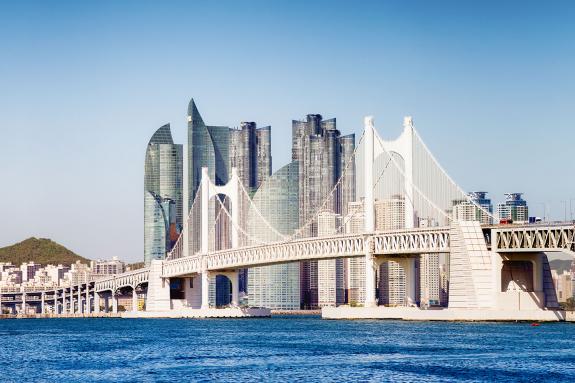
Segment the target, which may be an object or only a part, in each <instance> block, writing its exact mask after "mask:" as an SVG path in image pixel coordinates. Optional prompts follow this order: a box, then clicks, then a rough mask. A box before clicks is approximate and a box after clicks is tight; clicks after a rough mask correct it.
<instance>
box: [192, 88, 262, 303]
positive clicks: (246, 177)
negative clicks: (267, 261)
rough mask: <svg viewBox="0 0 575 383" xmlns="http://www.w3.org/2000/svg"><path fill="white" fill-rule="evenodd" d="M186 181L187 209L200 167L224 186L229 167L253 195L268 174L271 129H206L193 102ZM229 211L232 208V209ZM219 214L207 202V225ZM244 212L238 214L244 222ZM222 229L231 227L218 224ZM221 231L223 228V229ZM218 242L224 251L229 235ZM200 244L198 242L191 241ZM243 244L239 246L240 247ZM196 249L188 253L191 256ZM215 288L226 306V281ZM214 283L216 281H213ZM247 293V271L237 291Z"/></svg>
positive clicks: (246, 125)
mask: <svg viewBox="0 0 575 383" xmlns="http://www.w3.org/2000/svg"><path fill="white" fill-rule="evenodd" d="M188 154H189V155H188V177H189V178H188V180H189V181H188V182H189V190H190V196H189V206H190V208H191V206H192V203H193V201H194V198H195V195H196V192H197V190H198V188H199V185H200V182H201V176H202V167H207V168H208V174H209V176H210V179H211V180H212V182H214V183H215V184H216V185H225V184H226V183H227V182H228V181H229V177H230V175H231V168H232V167H235V168H237V170H238V176H239V177H240V180H241V181H242V184H243V186H244V187H245V188H246V190H247V191H248V192H252V193H253V192H254V191H255V190H256V189H257V188H258V187H259V186H260V184H261V183H262V182H263V181H264V180H265V179H267V178H268V177H269V176H270V174H271V167H272V156H271V127H269V126H266V127H263V128H260V129H257V127H256V123H255V122H242V123H241V125H240V128H239V129H230V128H229V127H227V126H208V125H206V124H205V123H204V120H203V119H202V116H201V115H200V113H199V111H198V108H197V106H196V104H195V102H194V100H193V99H192V100H190V103H189V105H188ZM231 208H232V209H234V208H235V207H234V206H232V207H231ZM218 211H219V206H218V203H217V201H215V200H214V201H213V202H212V203H210V213H209V217H210V225H212V224H213V223H214V220H215V217H216V215H217V213H218ZM246 214H247V212H240V217H241V218H242V220H243V219H245V217H246ZM220 226H222V228H227V230H229V228H230V227H231V225H230V224H228V225H225V224H222V225H220ZM190 230H191V231H190V234H189V235H199V230H194V228H193V227H190ZM223 230H224V231H225V230H226V229H223ZM220 237H221V238H220V239H221V241H220V242H221V243H216V244H215V246H216V248H218V249H225V248H227V247H228V246H229V245H230V243H229V237H230V236H229V235H226V233H223V234H222V235H221V236H220ZM190 243H199V241H190ZM241 245H244V244H243V243H240V246H241ZM195 250H197V249H193V251H191V253H194V252H195ZM216 279H217V281H216V282H214V283H215V284H217V286H212V289H211V291H212V294H211V295H212V296H213V297H215V300H216V302H217V304H222V305H223V304H226V303H227V302H226V298H227V297H229V292H228V290H229V281H227V279H225V278H216ZM214 280H215V279H214ZM245 290H246V271H245V270H244V271H241V272H240V291H245Z"/></svg>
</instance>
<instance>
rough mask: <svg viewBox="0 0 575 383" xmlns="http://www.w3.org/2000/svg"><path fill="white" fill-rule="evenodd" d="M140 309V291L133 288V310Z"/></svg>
mask: <svg viewBox="0 0 575 383" xmlns="http://www.w3.org/2000/svg"><path fill="white" fill-rule="evenodd" d="M136 311H138V293H136V288H135V287H134V288H133V289H132V312H136Z"/></svg>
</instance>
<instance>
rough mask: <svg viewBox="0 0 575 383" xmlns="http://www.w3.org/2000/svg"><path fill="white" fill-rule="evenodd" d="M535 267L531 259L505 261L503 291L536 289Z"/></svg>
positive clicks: (502, 272)
mask: <svg viewBox="0 0 575 383" xmlns="http://www.w3.org/2000/svg"><path fill="white" fill-rule="evenodd" d="M533 272H534V267H533V262H531V261H503V267H502V268H501V292H506V291H525V292H533V291H534V285H533V280H534V277H533V276H534V274H533Z"/></svg>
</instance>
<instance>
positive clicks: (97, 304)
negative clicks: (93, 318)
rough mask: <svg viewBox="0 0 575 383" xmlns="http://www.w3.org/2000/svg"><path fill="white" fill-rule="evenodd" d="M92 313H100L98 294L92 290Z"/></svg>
mask: <svg viewBox="0 0 575 383" xmlns="http://www.w3.org/2000/svg"><path fill="white" fill-rule="evenodd" d="M94 312H95V313H96V314H98V313H100V294H98V292H97V291H96V290H94Z"/></svg>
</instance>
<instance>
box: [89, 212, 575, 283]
mask: <svg viewBox="0 0 575 383" xmlns="http://www.w3.org/2000/svg"><path fill="white" fill-rule="evenodd" d="M483 232H484V236H485V239H486V240H489V241H490V243H488V245H490V247H491V250H492V251H495V252H505V253H514V252H534V251H537V252H546V251H547V252H554V251H565V252H572V253H574V254H575V225H573V223H558V224H550V225H549V224H538V225H490V226H483ZM449 239H450V227H432V228H417V229H403V230H392V231H385V232H375V233H372V234H365V233H363V234H344V235H336V236H329V237H319V238H318V237H314V238H305V239H300V240H296V241H290V242H274V243H270V244H265V245H257V246H247V247H241V248H237V249H226V250H220V251H216V252H213V253H209V254H207V255H205V256H204V255H201V254H196V255H192V256H189V257H182V258H179V259H173V260H167V261H165V262H164V265H163V273H162V277H164V278H170V277H177V276H182V275H189V274H195V273H201V272H202V271H204V270H207V271H218V270H226V269H234V268H248V267H256V266H265V265H272V264H280V263H288V262H298V261H305V260H320V259H334V258H348V257H361V256H364V255H365V251H366V246H368V243H369V244H370V246H373V254H374V255H376V256H384V255H388V256H396V255H397V256H401V255H417V254H431V253H449V252H450V241H449ZM148 274H149V269H148V268H143V269H139V270H135V271H132V272H128V273H124V274H119V275H116V276H112V277H109V278H105V279H99V280H97V281H95V290H96V291H104V290H110V289H113V288H114V287H115V288H116V289H118V288H121V287H124V286H134V285H138V284H141V283H143V282H145V280H146V279H147V278H148Z"/></svg>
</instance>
